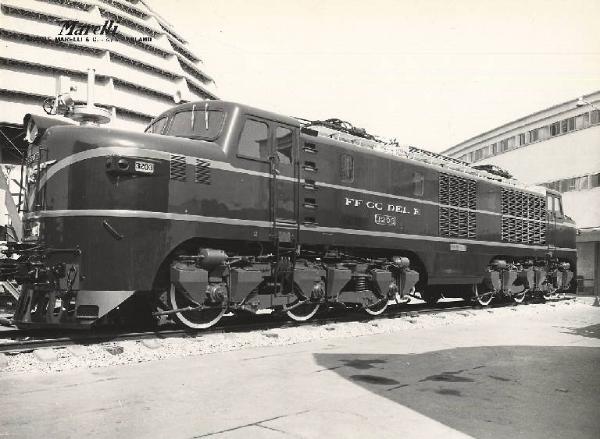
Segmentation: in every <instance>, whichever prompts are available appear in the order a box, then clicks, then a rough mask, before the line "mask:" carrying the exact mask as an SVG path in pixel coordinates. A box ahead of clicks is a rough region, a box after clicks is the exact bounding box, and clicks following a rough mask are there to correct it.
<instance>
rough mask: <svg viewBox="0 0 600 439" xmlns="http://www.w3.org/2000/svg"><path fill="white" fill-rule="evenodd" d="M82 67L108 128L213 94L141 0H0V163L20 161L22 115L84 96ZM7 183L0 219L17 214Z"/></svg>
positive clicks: (138, 126) (135, 124) (202, 72)
mask: <svg viewBox="0 0 600 439" xmlns="http://www.w3.org/2000/svg"><path fill="white" fill-rule="evenodd" d="M88 69H94V70H95V86H94V90H93V96H94V103H95V104H96V106H98V107H100V108H103V109H104V110H106V112H107V113H108V114H109V115H110V117H111V121H110V122H109V126H111V127H115V128H124V129H132V130H142V129H143V128H144V127H145V126H146V125H147V123H148V122H149V121H150V120H151V119H152V118H153V117H154V116H156V115H158V114H160V113H161V112H163V111H164V110H166V109H167V108H169V107H171V106H173V105H174V104H176V103H179V102H186V101H192V100H202V99H214V98H215V97H216V95H215V84H214V81H213V79H212V78H211V76H210V75H209V74H208V73H206V69H205V68H204V65H203V62H202V60H201V59H200V57H198V56H197V55H195V54H194V53H193V52H192V51H191V50H190V48H189V47H188V44H187V41H186V40H185V39H184V38H183V37H182V36H181V34H179V33H178V32H177V31H176V30H175V29H173V27H172V26H171V25H170V24H168V23H167V22H166V21H165V20H164V19H163V18H161V17H160V16H159V15H157V14H156V13H155V12H154V11H152V9H150V7H149V6H148V5H147V4H146V3H145V2H144V1H142V0H0V163H4V164H6V163H20V155H21V154H22V151H23V149H24V148H25V147H26V145H25V142H24V140H23V136H24V130H23V126H22V124H23V116H24V115H25V114H27V113H38V114H44V110H43V109H42V106H43V105H44V103H45V104H46V105H45V106H46V108H51V107H52V105H51V104H52V100H53V98H54V97H55V96H57V95H59V94H61V93H69V95H70V97H71V98H72V99H73V101H74V103H75V104H81V103H84V102H86V100H87V87H86V81H87V74H88ZM7 169H10V168H4V169H3V171H4V172H6V171H7ZM17 173H18V170H15V171H13V173H12V174H17ZM15 178H16V179H17V180H18V175H10V176H9V178H8V181H9V182H10V181H11V180H13V179H15ZM9 186H11V184H7V179H6V176H3V175H0V198H1V200H0V226H1V225H4V224H6V221H7V218H6V212H9V214H10V215H9V216H10V217H11V218H12V219H13V221H16V222H18V221H19V220H18V218H17V216H16V214H15V212H16V210H15V206H14V203H13V200H12V197H11V196H10V192H11V191H10V190H9ZM13 186H14V184H13ZM11 189H13V192H14V187H13V188H11ZM2 211H4V212H2ZM0 240H1V239H0Z"/></svg>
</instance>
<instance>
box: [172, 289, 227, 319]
mask: <svg viewBox="0 0 600 439" xmlns="http://www.w3.org/2000/svg"><path fill="white" fill-rule="evenodd" d="M194 305H195V304H194V303H191V302H190V301H189V300H187V299H186V298H185V297H184V296H183V294H181V292H180V291H179V290H178V289H177V288H175V285H173V284H171V290H170V291H169V306H170V307H171V309H179V308H186V307H188V306H194ZM225 311H227V308H226V307H214V308H205V309H199V310H194V311H182V312H178V313H175V314H173V316H174V318H175V320H176V321H177V322H178V323H181V324H182V325H184V326H187V327H188V328H191V329H206V328H210V327H211V326H213V325H214V324H216V323H217V322H218V321H219V320H221V317H223V314H225Z"/></svg>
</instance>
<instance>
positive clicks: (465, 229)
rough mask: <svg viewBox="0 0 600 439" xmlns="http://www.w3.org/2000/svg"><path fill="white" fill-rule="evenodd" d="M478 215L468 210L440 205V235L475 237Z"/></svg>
mask: <svg viewBox="0 0 600 439" xmlns="http://www.w3.org/2000/svg"><path fill="white" fill-rule="evenodd" d="M476 219H477V215H476V213H475V212H469V211H467V210H460V209H453V208H451V207H440V236H448V237H450V238H475V236H476V231H477V221H476Z"/></svg>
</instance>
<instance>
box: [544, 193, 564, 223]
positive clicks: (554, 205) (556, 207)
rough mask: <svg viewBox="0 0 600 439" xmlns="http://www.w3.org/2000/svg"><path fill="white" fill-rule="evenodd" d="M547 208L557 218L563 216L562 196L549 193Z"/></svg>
mask: <svg viewBox="0 0 600 439" xmlns="http://www.w3.org/2000/svg"><path fill="white" fill-rule="evenodd" d="M546 202H547V204H546V208H547V209H548V212H550V214H552V215H554V216H555V217H556V218H562V217H563V208H562V199H561V197H560V196H557V195H552V194H548V195H547V198H546Z"/></svg>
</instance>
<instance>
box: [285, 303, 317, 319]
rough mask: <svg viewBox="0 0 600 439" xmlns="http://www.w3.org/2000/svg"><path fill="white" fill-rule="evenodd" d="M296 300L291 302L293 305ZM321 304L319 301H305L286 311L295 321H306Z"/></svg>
mask: <svg viewBox="0 0 600 439" xmlns="http://www.w3.org/2000/svg"><path fill="white" fill-rule="evenodd" d="M296 303H297V302H294V303H293V304H292V306H293V305H295V304H296ZM320 306H321V304H320V303H314V302H307V303H303V304H302V305H299V306H297V307H296V308H294V309H290V310H288V311H287V315H288V317H289V318H290V319H292V320H295V321H296V322H306V321H307V320H309V319H311V318H312V317H313V316H314V315H315V314H316V313H317V311H318V310H319V307H320Z"/></svg>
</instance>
